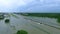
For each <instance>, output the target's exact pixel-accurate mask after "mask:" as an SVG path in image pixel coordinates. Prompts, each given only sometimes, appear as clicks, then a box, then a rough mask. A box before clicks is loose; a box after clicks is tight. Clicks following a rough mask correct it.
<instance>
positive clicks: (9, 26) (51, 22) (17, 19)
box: [0, 14, 60, 34]
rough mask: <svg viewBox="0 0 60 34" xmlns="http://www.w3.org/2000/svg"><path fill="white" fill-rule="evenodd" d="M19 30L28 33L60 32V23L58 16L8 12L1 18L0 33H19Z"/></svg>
mask: <svg viewBox="0 0 60 34" xmlns="http://www.w3.org/2000/svg"><path fill="white" fill-rule="evenodd" d="M18 30H25V31H26V32H28V34H60V23H58V19H57V18H48V17H36V16H23V15H21V14H6V15H4V19H1V20H0V34H17V31H18Z"/></svg>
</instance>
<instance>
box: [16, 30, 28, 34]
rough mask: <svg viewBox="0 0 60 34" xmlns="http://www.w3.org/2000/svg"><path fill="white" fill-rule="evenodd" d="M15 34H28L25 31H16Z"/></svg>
mask: <svg viewBox="0 0 60 34" xmlns="http://www.w3.org/2000/svg"><path fill="white" fill-rule="evenodd" d="M17 34H28V32H26V31H25V30H18V31H17Z"/></svg>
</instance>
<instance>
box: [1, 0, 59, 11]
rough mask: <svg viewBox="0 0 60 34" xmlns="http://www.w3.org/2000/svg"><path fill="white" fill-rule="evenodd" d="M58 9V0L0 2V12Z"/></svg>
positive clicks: (10, 0) (6, 0)
mask: <svg viewBox="0 0 60 34" xmlns="http://www.w3.org/2000/svg"><path fill="white" fill-rule="evenodd" d="M35 8H36V9H35ZM55 8H56V9H55ZM58 9H60V0H0V12H21V11H22V12H26V11H27V12H29V11H31V12H33V11H35V12H37V11H38V10H39V11H38V12H42V11H43V10H45V11H47V12H49V10H51V11H55V10H56V11H57V10H58ZM40 10H41V11H40ZM45 11H43V12H45Z"/></svg>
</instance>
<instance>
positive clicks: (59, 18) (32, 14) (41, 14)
mask: <svg viewBox="0 0 60 34" xmlns="http://www.w3.org/2000/svg"><path fill="white" fill-rule="evenodd" d="M26 14H28V15H25V14H21V15H24V16H35V17H48V18H57V19H58V23H60V13H26Z"/></svg>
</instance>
